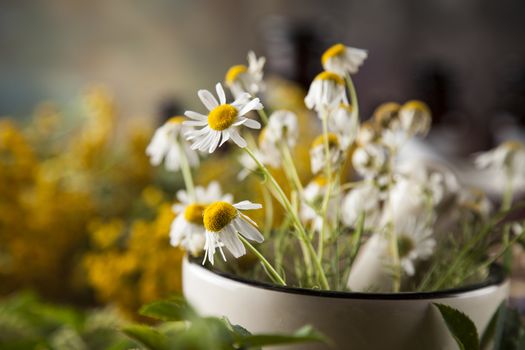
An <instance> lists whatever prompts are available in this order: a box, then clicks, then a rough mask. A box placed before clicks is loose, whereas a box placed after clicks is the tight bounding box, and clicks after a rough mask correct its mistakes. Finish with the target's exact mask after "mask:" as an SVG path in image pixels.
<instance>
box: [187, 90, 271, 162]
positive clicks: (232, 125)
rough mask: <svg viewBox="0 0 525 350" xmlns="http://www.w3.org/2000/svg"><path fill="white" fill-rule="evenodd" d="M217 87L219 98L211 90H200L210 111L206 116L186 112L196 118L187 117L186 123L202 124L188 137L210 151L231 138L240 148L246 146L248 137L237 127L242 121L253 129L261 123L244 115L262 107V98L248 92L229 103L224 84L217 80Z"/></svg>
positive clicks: (201, 96) (199, 93) (203, 149)
mask: <svg viewBox="0 0 525 350" xmlns="http://www.w3.org/2000/svg"><path fill="white" fill-rule="evenodd" d="M215 88H216V90H217V95H218V96H219V101H217V99H216V98H215V97H214V96H213V95H212V94H211V92H209V91H208V90H199V92H198V95H199V98H200V99H201V101H202V103H203V104H204V106H206V108H207V109H208V111H209V113H208V115H207V116H206V115H204V114H200V113H197V112H193V111H187V112H186V113H185V115H186V116H187V117H188V118H191V119H193V120H192V121H185V122H184V125H189V126H202V127H203V128H202V129H200V130H196V131H190V132H187V133H186V134H185V135H186V139H187V140H191V141H192V142H193V144H192V146H191V148H192V149H198V150H199V151H206V150H208V152H209V153H213V152H214V151H215V150H216V149H217V147H220V146H222V145H223V144H224V143H225V142H226V141H228V140H229V139H231V140H233V142H235V143H236V144H237V145H238V146H239V147H241V148H243V147H246V140H244V139H243V138H242V137H241V135H240V134H239V131H238V130H237V129H238V128H239V127H240V126H241V125H244V126H246V127H248V128H252V129H259V128H260V127H261V124H260V123H259V122H257V121H255V120H253V119H249V118H246V117H244V115H245V114H246V113H248V112H250V111H253V110H260V109H262V108H263V106H262V104H261V102H260V101H259V99H258V98H253V99H252V98H250V96H249V94H247V93H245V94H242V95H241V96H239V97H238V98H237V99H236V100H235V101H234V102H233V103H231V104H230V103H226V95H225V93H224V90H223V88H222V86H221V84H220V83H218V84H217V85H216V86H215ZM219 103H220V104H219Z"/></svg>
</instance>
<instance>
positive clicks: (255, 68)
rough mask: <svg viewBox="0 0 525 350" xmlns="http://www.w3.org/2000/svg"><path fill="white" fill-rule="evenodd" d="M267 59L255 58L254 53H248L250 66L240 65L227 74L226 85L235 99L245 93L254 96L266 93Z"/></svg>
mask: <svg viewBox="0 0 525 350" xmlns="http://www.w3.org/2000/svg"><path fill="white" fill-rule="evenodd" d="M265 62H266V58H264V57H259V58H257V56H255V53H254V52H253V51H250V52H248V66H245V65H244V64H239V65H236V66H233V67H231V68H230V69H229V70H228V72H227V73H226V77H225V79H224V80H225V83H226V85H227V86H228V87H229V88H230V91H231V92H232V94H233V96H234V97H235V98H238V97H240V96H241V95H242V94H243V93H246V92H247V93H249V94H250V95H252V96H255V95H257V94H258V93H259V92H261V91H264V88H265V87H264V83H263V67H264V63H265Z"/></svg>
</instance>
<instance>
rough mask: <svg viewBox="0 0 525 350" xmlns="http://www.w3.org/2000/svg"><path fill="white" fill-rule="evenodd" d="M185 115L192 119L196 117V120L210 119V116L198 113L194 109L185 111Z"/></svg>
mask: <svg viewBox="0 0 525 350" xmlns="http://www.w3.org/2000/svg"><path fill="white" fill-rule="evenodd" d="M184 115H185V116H186V117H188V118H190V119H194V120H208V117H207V116H205V115H204V114H200V113H197V112H194V111H186V112H184Z"/></svg>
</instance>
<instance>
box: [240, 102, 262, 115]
mask: <svg viewBox="0 0 525 350" xmlns="http://www.w3.org/2000/svg"><path fill="white" fill-rule="evenodd" d="M262 108H263V105H262V104H261V102H260V100H259V99H258V98H254V99H253V100H251V101H250V102H248V103H247V104H246V105H245V106H244V107H243V108H242V109H241V110H240V111H239V116H240V117H242V116H243V115H245V114H246V113H248V112H249V111H252V110H254V109H257V110H259V109H262Z"/></svg>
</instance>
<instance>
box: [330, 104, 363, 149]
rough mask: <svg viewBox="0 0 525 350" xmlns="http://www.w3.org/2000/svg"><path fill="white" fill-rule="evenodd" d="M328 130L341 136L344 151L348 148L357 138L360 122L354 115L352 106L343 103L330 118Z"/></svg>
mask: <svg viewBox="0 0 525 350" xmlns="http://www.w3.org/2000/svg"><path fill="white" fill-rule="evenodd" d="M328 130H329V131H331V132H334V133H336V134H338V135H339V138H340V140H341V146H342V148H343V149H346V148H348V147H349V146H350V145H351V144H352V143H353V142H354V141H355V139H356V138H357V134H358V132H359V120H358V118H357V115H355V114H354V113H352V106H351V105H348V104H344V103H341V104H339V106H338V107H337V108H336V109H335V110H333V111H332V113H331V114H330V117H329V118H328Z"/></svg>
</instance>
